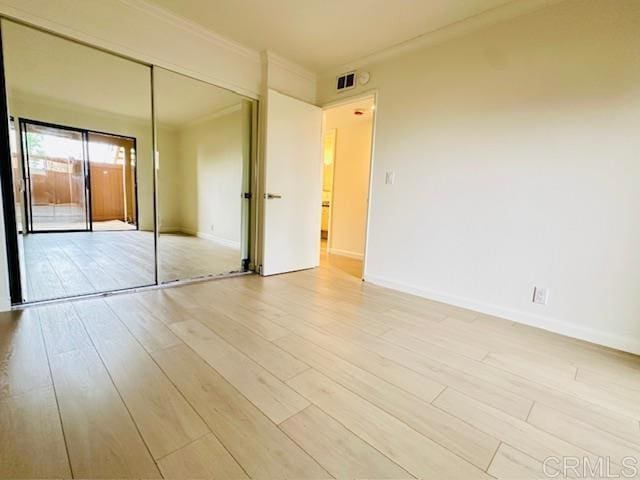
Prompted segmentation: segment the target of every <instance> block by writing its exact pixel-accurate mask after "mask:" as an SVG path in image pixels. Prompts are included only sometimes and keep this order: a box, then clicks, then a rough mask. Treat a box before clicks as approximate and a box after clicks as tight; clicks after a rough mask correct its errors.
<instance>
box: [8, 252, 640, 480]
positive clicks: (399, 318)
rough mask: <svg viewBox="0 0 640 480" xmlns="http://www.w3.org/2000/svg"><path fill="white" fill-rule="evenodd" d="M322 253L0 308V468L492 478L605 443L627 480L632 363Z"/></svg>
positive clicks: (11, 472)
mask: <svg viewBox="0 0 640 480" xmlns="http://www.w3.org/2000/svg"><path fill="white" fill-rule="evenodd" d="M326 260H327V259H326V258H325V259H324V261H323V265H322V266H321V267H320V268H318V269H315V270H309V271H303V272H296V273H291V274H287V275H280V276H276V277H270V278H261V277H258V276H255V275H252V276H244V277H236V278H230V279H225V280H218V281H211V282H205V283H199V284H192V285H188V286H181V287H174V288H166V289H162V290H154V291H146V292H139V293H131V294H120V295H113V296H110V297H106V298H104V299H87V300H79V301H75V302H67V303H60V304H53V305H46V306H39V307H30V308H28V309H26V310H24V311H16V312H11V313H6V314H2V317H1V318H0V477H2V478H7V477H11V478H54V477H55V478H61V477H69V476H73V477H76V478H158V477H161V476H164V477H165V478H221V479H229V478H259V479H277V478H313V479H319V478H429V479H446V478H449V479H464V480H466V479H474V478H480V479H488V478H503V479H509V480H511V479H520V478H550V474H555V473H559V472H558V469H559V468H560V467H561V464H560V463H559V462H554V463H552V464H550V465H549V468H547V470H546V474H545V471H543V464H544V462H545V459H548V458H549V457H557V458H558V459H561V458H563V457H575V458H576V459H577V460H578V462H580V466H581V465H582V463H583V462H584V461H585V460H584V459H587V461H588V462H589V463H590V465H597V462H598V460H599V458H601V457H606V458H608V459H610V462H611V464H610V465H609V466H608V468H609V470H608V471H609V472H610V474H611V475H619V476H620V477H619V478H631V477H624V476H623V474H629V473H632V472H631V471H630V470H628V469H627V470H625V465H626V466H628V465H629V463H625V462H629V460H625V459H629V458H632V459H636V461H637V462H638V463H636V465H640V424H639V420H640V407H639V406H640V358H638V357H636V356H633V355H630V354H626V353H622V352H618V351H614V350H610V349H607V348H604V347H599V346H596V345H592V344H588V343H585V342H581V341H578V340H574V339H569V338H565V337H562V336H559V335H555V334H551V333H549V332H543V331H540V330H536V329H533V328H530V327H525V326H522V325H517V324H514V323H512V322H509V321H506V320H501V319H498V318H494V317H489V316H486V315H482V314H478V313H476V312H472V311H469V310H465V309H461V308H457V307H454V306H450V305H445V304H442V303H438V302H433V301H429V300H425V299H422V298H418V297H414V296H411V295H407V294H403V293H400V292H396V291H392V290H388V289H384V288H381V287H376V286H374V285H370V284H366V283H364V284H363V283H362V282H360V281H359V280H358V278H357V271H358V268H359V265H358V264H357V262H355V261H353V260H348V259H338V258H335V257H333V258H332V259H331V261H330V262H329V261H326ZM604 472H605V473H606V471H604ZM568 473H569V475H568V476H569V477H573V478H582V477H583V475H581V474H580V471H579V470H578V471H570V472H568ZM600 477H603V478H604V477H605V476H603V475H599V474H598V473H597V472H596V474H595V475H590V476H589V478H600ZM636 477H637V475H636ZM557 478H562V475H560V476H559V477H557Z"/></svg>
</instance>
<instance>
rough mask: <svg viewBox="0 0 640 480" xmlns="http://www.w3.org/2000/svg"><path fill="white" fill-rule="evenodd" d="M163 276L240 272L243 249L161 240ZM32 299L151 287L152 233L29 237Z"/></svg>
mask: <svg viewBox="0 0 640 480" xmlns="http://www.w3.org/2000/svg"><path fill="white" fill-rule="evenodd" d="M159 250H160V278H161V280H162V281H169V280H176V279H188V278H193V277H198V276H202V275H209V274H220V273H227V272H231V271H237V270H240V269H241V258H240V251H239V250H238V249H235V248H230V247H227V246H224V245H220V244H218V243H214V242H212V241H210V240H206V239H203V238H199V237H195V236H190V235H182V234H166V233H163V234H161V236H160V243H159ZM24 257H25V273H26V275H25V276H26V287H27V289H26V290H27V291H26V299H27V301H35V300H47V299H52V298H61V297H70V296H75V295H83V294H88V293H96V292H105V291H111V290H120V289H124V288H134V287H140V286H145V285H152V284H153V283H154V279H155V272H154V265H155V262H154V258H153V257H154V247H153V233H151V232H145V231H109V232H107V231H104V232H95V231H94V232H73V233H69V232H65V233H36V234H29V235H25V236H24Z"/></svg>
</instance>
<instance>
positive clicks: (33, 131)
mask: <svg viewBox="0 0 640 480" xmlns="http://www.w3.org/2000/svg"><path fill="white" fill-rule="evenodd" d="M20 126H21V132H22V143H23V163H24V169H25V171H26V173H27V186H26V187H27V188H26V197H27V202H26V203H27V205H28V208H29V211H28V212H27V216H28V220H29V223H28V231H30V232H53V231H87V230H89V229H90V225H89V222H90V219H89V215H88V205H87V203H88V202H87V190H88V188H87V180H88V179H87V168H86V165H87V159H86V149H85V142H84V134H83V132H82V131H81V130H76V129H73V128H62V127H58V126H53V125H46V124H43V123H38V122H32V121H29V120H21V121H20Z"/></svg>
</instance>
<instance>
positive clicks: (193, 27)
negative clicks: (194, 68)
mask: <svg viewBox="0 0 640 480" xmlns="http://www.w3.org/2000/svg"><path fill="white" fill-rule="evenodd" d="M119 1H120V3H123V4H125V5H127V6H130V7H133V8H136V9H138V10H140V11H142V12H144V13H146V14H147V15H152V16H154V17H156V18H158V19H160V20H162V21H163V22H166V23H169V24H171V25H173V26H174V27H177V28H180V29H182V30H187V31H189V32H190V33H193V34H196V35H198V36H199V37H200V38H202V39H203V40H206V41H207V42H209V43H212V44H214V45H216V46H218V47H221V48H224V49H227V50H230V51H232V52H234V53H236V54H238V55H242V56H244V57H246V58H248V59H249V60H253V61H254V62H256V63H259V62H260V52H258V51H257V50H254V49H252V48H249V47H245V46H244V45H242V44H240V43H238V42H236V41H234V40H231V39H230V38H227V37H225V36H223V35H220V34H217V33H214V32H213V31H212V30H209V29H208V28H206V27H203V26H202V25H200V24H199V23H196V22H194V21H192V20H188V19H186V18H184V17H181V16H180V15H177V14H175V13H173V12H171V11H169V10H167V9H165V8H163V7H161V6H159V5H156V4H153V3H151V2H149V1H147V0H119Z"/></svg>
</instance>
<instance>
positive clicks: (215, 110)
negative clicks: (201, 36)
mask: <svg viewBox="0 0 640 480" xmlns="http://www.w3.org/2000/svg"><path fill="white" fill-rule="evenodd" d="M153 78H154V105H155V113H156V132H157V148H158V154H159V155H158V165H159V168H158V200H159V209H158V212H159V240H158V254H159V281H160V282H162V283H166V282H172V281H176V280H185V279H193V278H201V277H208V276H216V275H221V274H228V273H231V272H239V271H244V270H246V269H247V264H248V260H247V258H248V225H249V223H248V222H249V218H248V212H249V201H250V200H249V198H248V197H249V195H248V194H247V192H249V166H250V156H251V130H252V112H253V108H254V103H253V101H251V100H249V99H247V98H245V97H243V96H241V95H238V94H236V93H234V92H231V91H229V90H225V89H223V88H220V87H216V86H214V85H211V84H208V83H204V82H201V81H198V80H194V79H192V78H189V77H186V76H184V75H180V74H177V73H174V72H170V71H168V70H163V69H161V68H156V67H154V74H153Z"/></svg>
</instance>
